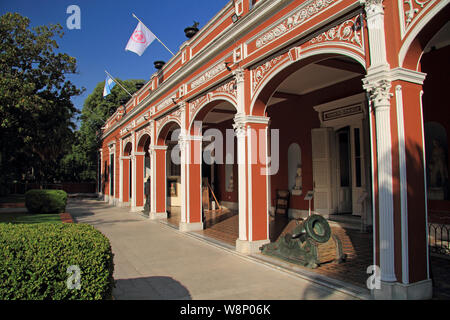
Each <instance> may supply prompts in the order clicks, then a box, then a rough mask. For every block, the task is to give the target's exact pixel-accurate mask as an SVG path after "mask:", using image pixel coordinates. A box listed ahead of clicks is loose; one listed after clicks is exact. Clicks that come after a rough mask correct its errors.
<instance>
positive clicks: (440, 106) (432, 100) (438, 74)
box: [421, 46, 450, 212]
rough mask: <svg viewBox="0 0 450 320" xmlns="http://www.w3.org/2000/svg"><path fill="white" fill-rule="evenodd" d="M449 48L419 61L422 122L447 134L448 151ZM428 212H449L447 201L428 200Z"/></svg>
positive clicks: (449, 123)
mask: <svg viewBox="0 0 450 320" xmlns="http://www.w3.org/2000/svg"><path fill="white" fill-rule="evenodd" d="M449 57H450V46H446V47H443V48H441V49H438V50H431V51H430V52H428V53H425V54H424V55H423V57H422V59H421V70H422V72H424V73H426V74H427V76H426V78H425V81H424V84H423V91H424V94H423V96H422V103H423V117H424V122H425V123H427V122H431V121H432V122H437V123H439V124H441V125H442V126H443V127H444V128H445V130H446V133H447V146H446V147H447V150H449V138H450V115H449V111H448V108H449V107H450V106H449V102H448V101H447V100H446V99H445V97H446V93H447V90H448V86H449V83H450V64H449V63H448V59H449ZM447 168H450V157H448V156H447ZM428 208H429V210H430V211H447V212H450V201H449V200H429V201H428Z"/></svg>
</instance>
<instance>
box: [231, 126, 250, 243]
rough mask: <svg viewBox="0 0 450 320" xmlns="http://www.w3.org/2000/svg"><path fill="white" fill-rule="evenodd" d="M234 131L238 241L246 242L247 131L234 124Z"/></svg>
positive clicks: (243, 127)
mask: <svg viewBox="0 0 450 320" xmlns="http://www.w3.org/2000/svg"><path fill="white" fill-rule="evenodd" d="M233 127H234V130H235V133H236V138H237V161H238V184H239V187H238V190H239V194H238V202H239V240H241V241H246V240H247V174H246V161H245V155H246V152H245V138H246V136H247V129H246V127H245V123H243V122H236V123H235V124H234V125H233Z"/></svg>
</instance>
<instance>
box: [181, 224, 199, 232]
mask: <svg viewBox="0 0 450 320" xmlns="http://www.w3.org/2000/svg"><path fill="white" fill-rule="evenodd" d="M178 230H180V231H183V232H189V231H199V230H203V222H195V223H187V222H180V226H179V227H178Z"/></svg>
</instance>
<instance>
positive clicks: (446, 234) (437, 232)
mask: <svg viewBox="0 0 450 320" xmlns="http://www.w3.org/2000/svg"><path fill="white" fill-rule="evenodd" d="M449 240H450V225H448V224H439V223H429V224H428V245H429V247H430V251H431V253H434V254H438V255H446V256H450V241H449Z"/></svg>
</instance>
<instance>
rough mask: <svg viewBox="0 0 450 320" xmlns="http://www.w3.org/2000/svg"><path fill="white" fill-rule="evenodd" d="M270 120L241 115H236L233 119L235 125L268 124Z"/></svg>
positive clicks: (262, 117)
mask: <svg viewBox="0 0 450 320" xmlns="http://www.w3.org/2000/svg"><path fill="white" fill-rule="evenodd" d="M269 121H270V118H269V117H264V116H248V115H245V114H243V113H237V114H236V115H235V117H234V123H235V124H241V123H243V124H247V123H260V124H269Z"/></svg>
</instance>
